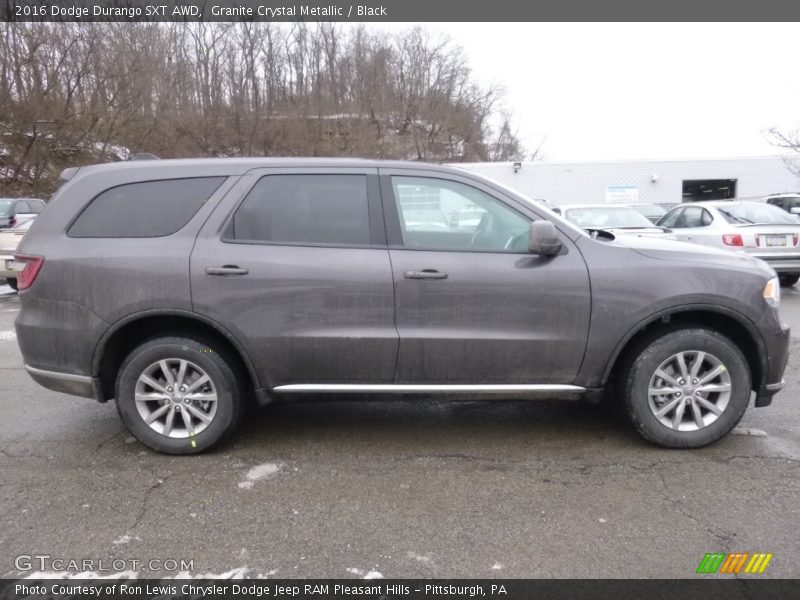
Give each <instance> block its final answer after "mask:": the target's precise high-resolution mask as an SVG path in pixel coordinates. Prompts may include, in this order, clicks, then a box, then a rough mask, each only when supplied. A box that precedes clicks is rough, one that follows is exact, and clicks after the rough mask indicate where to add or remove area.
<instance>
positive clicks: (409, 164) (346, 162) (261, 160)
mask: <svg viewBox="0 0 800 600" xmlns="http://www.w3.org/2000/svg"><path fill="white" fill-rule="evenodd" d="M269 167H273V168H274V167H278V168H281V167H282V168H292V167H323V168H324V167H344V168H346V167H350V168H375V169H378V168H383V169H408V168H414V169H430V170H436V171H437V172H440V173H441V172H448V173H453V174H461V175H463V174H464V173H469V174H471V175H474V174H473V173H470V172H469V171H466V170H465V169H459V168H457V167H450V166H445V165H439V164H434V163H425V162H415V161H402V160H377V159H367V158H332V157H243V158H169V159H163V160H162V159H153V160H129V161H120V162H112V163H101V164H94V165H86V166H82V167H70V168H68V169H64V171H63V172H62V174H61V177H62V179H67V180H69V179H72V178H73V177H74V176H75V175H76V174H77V173H78V172H80V174H81V175H85V174H88V173H100V172H109V171H117V170H127V169H139V170H141V169H142V168H146V169H147V170H148V171H151V172H152V171H158V170H161V169H176V168H177V169H181V168H185V169H187V170H192V169H195V170H197V171H198V172H202V171H204V170H206V169H212V168H216V169H228V168H229V169H230V170H231V173H232V174H234V173H242V172H246V171H249V170H251V169H259V168H269Z"/></svg>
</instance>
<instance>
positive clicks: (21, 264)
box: [11, 254, 44, 290]
mask: <svg viewBox="0 0 800 600" xmlns="http://www.w3.org/2000/svg"><path fill="white" fill-rule="evenodd" d="M42 264H44V257H43V256H30V255H28V254H15V255H14V262H13V263H11V270H12V271H16V272H17V287H18V288H19V289H21V290H26V289H28V288H29V287H31V286H32V285H33V282H34V281H35V280H36V276H37V275H38V274H39V269H41V268H42Z"/></svg>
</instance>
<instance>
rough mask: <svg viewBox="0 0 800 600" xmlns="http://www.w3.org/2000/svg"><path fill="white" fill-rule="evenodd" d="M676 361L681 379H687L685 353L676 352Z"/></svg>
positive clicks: (687, 370) (687, 371)
mask: <svg viewBox="0 0 800 600" xmlns="http://www.w3.org/2000/svg"><path fill="white" fill-rule="evenodd" d="M676 360H677V361H678V368H679V369H680V370H681V377H683V379H684V380H686V379H689V368H688V367H687V366H686V353H685V352H678V354H677V355H676Z"/></svg>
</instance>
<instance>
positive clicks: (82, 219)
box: [69, 177, 225, 238]
mask: <svg viewBox="0 0 800 600" xmlns="http://www.w3.org/2000/svg"><path fill="white" fill-rule="evenodd" d="M224 180H225V177H196V178H191V179H162V180H159V181H143V182H139V183H129V184H125V185H120V186H117V187H113V188H111V189H108V190H106V191H105V192H102V193H101V194H100V195H98V196H96V197H95V199H94V200H92V202H91V203H89V205H88V206H87V207H86V208H85V209H84V210H83V212H82V213H81V214H80V215H79V216H78V218H77V219H76V220H75V222H74V223H73V224H72V227H70V229H69V235H70V237H97V238H107V237H133V238H147V237H162V236H165V235H171V234H173V233H175V232H176V231H178V230H179V229H181V228H182V227H183V226H184V225H186V224H187V223H188V222H189V220H190V219H191V218H192V217H193V216H194V215H195V213H197V211H198V210H200V207H201V206H203V204H204V203H205V201H206V200H208V198H209V197H211V194H213V193H214V192H215V191H216V189H217V188H218V187H219V186H220V185H221V184H222V182H223V181H224Z"/></svg>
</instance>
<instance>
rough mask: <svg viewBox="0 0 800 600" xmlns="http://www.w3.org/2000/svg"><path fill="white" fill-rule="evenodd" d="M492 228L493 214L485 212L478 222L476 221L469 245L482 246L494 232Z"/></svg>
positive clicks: (493, 222) (493, 226)
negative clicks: (476, 224)
mask: <svg viewBox="0 0 800 600" xmlns="http://www.w3.org/2000/svg"><path fill="white" fill-rule="evenodd" d="M494 230H495V219H494V215H493V214H492V213H489V212H487V213H486V214H485V215H483V216H482V217H481V221H480V223H478V226H477V227H476V228H475V232H474V233H473V234H472V239H471V240H470V246H471V247H473V248H475V247H476V246H477V247H483V245H484V243H485V242H486V241H487V240H488V239H489V238H490V237H491V236H492V235H493V234H494ZM479 244H480V246H479Z"/></svg>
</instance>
